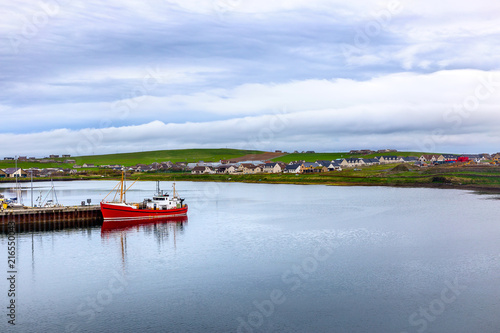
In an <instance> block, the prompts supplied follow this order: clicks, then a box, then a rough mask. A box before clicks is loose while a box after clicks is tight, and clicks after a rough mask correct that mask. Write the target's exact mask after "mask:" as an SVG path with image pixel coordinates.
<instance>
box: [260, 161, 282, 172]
mask: <svg viewBox="0 0 500 333" xmlns="http://www.w3.org/2000/svg"><path fill="white" fill-rule="evenodd" d="M282 171H283V170H282V169H281V165H280V164H279V163H266V164H264V166H263V168H262V172H265V173H280V172H282Z"/></svg>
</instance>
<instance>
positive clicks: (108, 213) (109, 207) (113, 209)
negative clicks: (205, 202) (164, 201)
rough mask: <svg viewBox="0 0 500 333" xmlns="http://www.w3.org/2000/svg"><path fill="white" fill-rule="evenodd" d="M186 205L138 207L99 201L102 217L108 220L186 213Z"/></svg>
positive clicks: (182, 214)
mask: <svg viewBox="0 0 500 333" xmlns="http://www.w3.org/2000/svg"><path fill="white" fill-rule="evenodd" d="M187 210H188V207H187V205H184V207H181V208H173V209H157V210H154V209H139V208H134V207H132V206H130V205H125V204H117V203H110V202H101V212H102V217H103V219H104V221H105V222H108V221H126V220H151V219H163V218H168V217H174V216H185V215H187Z"/></svg>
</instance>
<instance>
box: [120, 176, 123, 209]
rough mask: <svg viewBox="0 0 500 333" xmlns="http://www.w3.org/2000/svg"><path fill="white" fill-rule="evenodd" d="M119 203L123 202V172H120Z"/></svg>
mask: <svg viewBox="0 0 500 333" xmlns="http://www.w3.org/2000/svg"><path fill="white" fill-rule="evenodd" d="M120 202H123V171H122V181H121V186H120Z"/></svg>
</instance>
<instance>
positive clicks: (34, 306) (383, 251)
mask: <svg viewBox="0 0 500 333" xmlns="http://www.w3.org/2000/svg"><path fill="white" fill-rule="evenodd" d="M115 184H116V183H115V182H108V181H102V182H58V183H56V188H57V196H58V199H59V201H60V202H61V203H64V204H79V203H80V202H81V201H82V200H86V199H87V198H90V199H91V200H92V202H93V203H98V202H99V201H100V200H101V199H102V198H103V197H104V196H105V195H106V194H107V193H108V192H109V191H110V190H111V189H112V188H113V186H114V185H115ZM162 185H163V187H164V188H165V189H167V187H170V183H167V182H164V183H162ZM24 186H29V184H25V185H24ZM36 186H37V187H39V188H40V189H41V190H42V191H44V192H46V190H47V189H48V186H49V184H47V183H37V184H36ZM8 187H10V185H9V186H7V185H5V184H3V185H1V188H0V193H4V194H6V196H7V197H11V196H12V195H11V194H12V193H13V192H12V190H11V189H8ZM154 189H155V183H154V182H142V183H138V184H136V185H134V187H133V189H131V190H130V191H129V193H128V199H130V200H139V201H140V200H142V198H143V197H146V196H150V195H151V194H152V193H153V192H154ZM177 189H178V190H179V191H180V193H181V195H182V196H184V197H185V198H186V202H188V204H189V205H190V211H189V214H188V221H186V222H176V223H168V224H157V225H148V226H138V227H133V228H129V229H121V230H111V231H101V228H91V229H78V230H64V231H55V232H44V233H34V234H31V233H29V234H28V233H26V234H20V235H17V240H18V243H19V245H18V249H17V252H18V266H19V268H18V270H19V274H18V280H17V286H16V288H17V290H18V298H17V304H18V307H17V325H16V326H15V328H12V327H11V326H9V325H8V324H7V319H6V317H5V315H3V319H2V320H1V322H0V331H1V332H398V333H399V332H495V333H496V332H498V331H499V330H500V316H499V313H500V241H499V240H500V221H499V219H498V213H499V212H500V201H498V200H496V199H498V197H497V196H494V195H477V194H474V193H471V192H464V191H456V190H435V189H395V188H379V187H327V186H294V185H266V184H214V183H209V184H203V183H190V182H179V183H178V184H177ZM23 195H24V202H25V204H29V203H30V194H29V192H24V193H23ZM36 196H38V194H35V198H36ZM0 243H1V251H2V252H3V256H5V257H4V258H6V256H7V240H6V237H5V235H2V236H0ZM2 262H3V263H4V264H3V265H4V271H7V264H6V260H3V261H2ZM2 280H3V281H4V282H2V284H0V288H1V289H3V290H1V294H2V295H4V296H2V299H3V304H2V307H3V308H4V309H5V306H6V305H7V302H8V299H7V296H6V292H7V289H8V286H7V284H6V283H5V279H2ZM3 313H5V310H4V312H3Z"/></svg>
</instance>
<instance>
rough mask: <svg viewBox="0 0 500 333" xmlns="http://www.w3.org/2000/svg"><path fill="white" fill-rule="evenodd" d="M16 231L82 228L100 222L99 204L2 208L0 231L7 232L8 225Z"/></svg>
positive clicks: (97, 224)
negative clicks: (12, 226)
mask: <svg viewBox="0 0 500 333" xmlns="http://www.w3.org/2000/svg"><path fill="white" fill-rule="evenodd" d="M9 224H11V225H14V226H15V230H16V232H24V231H46V230H47V231H48V230H60V229H65V228H80V227H82V228H84V227H92V226H99V225H101V224H102V214H101V208H100V207H99V205H92V206H73V207H50V208H49V207H47V208H20V209H4V210H2V211H0V231H1V232H2V233H4V234H6V233H8V225H9Z"/></svg>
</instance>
